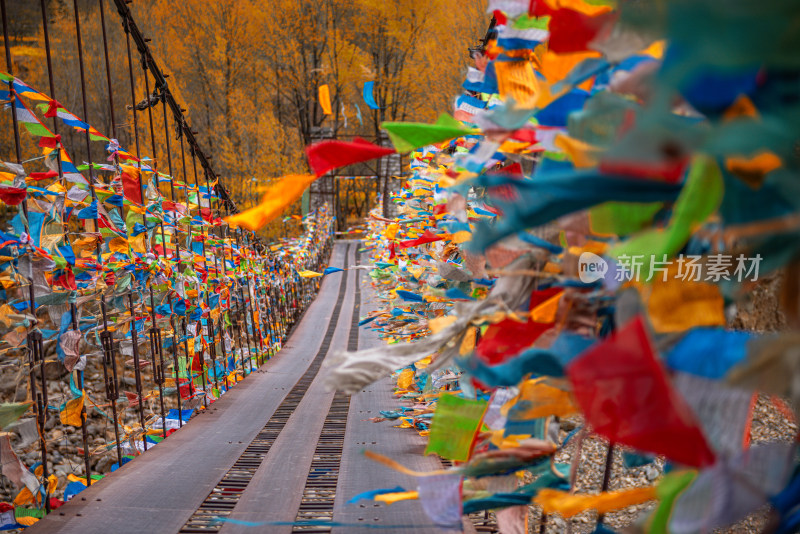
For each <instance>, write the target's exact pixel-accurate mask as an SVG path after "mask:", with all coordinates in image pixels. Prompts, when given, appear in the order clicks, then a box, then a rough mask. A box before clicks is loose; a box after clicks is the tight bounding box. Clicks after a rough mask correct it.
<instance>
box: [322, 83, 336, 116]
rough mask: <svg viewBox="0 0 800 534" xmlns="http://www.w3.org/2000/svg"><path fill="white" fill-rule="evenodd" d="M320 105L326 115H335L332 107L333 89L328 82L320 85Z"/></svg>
mask: <svg viewBox="0 0 800 534" xmlns="http://www.w3.org/2000/svg"><path fill="white" fill-rule="evenodd" d="M319 105H320V106H321V107H322V112H323V113H324V114H325V115H333V110H332V109H331V90H330V89H329V88H328V84H327V83H326V84H324V85H320V86H319Z"/></svg>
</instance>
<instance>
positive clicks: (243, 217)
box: [225, 174, 317, 232]
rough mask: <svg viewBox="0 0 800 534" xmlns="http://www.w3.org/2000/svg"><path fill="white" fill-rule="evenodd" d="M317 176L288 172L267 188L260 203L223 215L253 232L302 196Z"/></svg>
mask: <svg viewBox="0 0 800 534" xmlns="http://www.w3.org/2000/svg"><path fill="white" fill-rule="evenodd" d="M316 179H317V177H316V176H314V175H313V174H290V175H287V176H284V177H283V178H281V179H280V180H279V181H278V182H277V183H275V185H273V186H272V187H270V188H269V190H268V191H267V192H266V194H265V195H264V197H263V199H262V200H261V204H259V205H258V206H255V207H253V208H250V209H249V210H247V211H244V212H242V213H237V214H236V215H231V216H230V217H225V222H227V223H228V224H230V225H232V226H241V227H243V228H247V229H248V230H251V231H253V232H255V231H256V230H258V229H259V228H262V227H263V226H264V225H266V224H267V223H268V222H270V221H272V220H273V219H275V218H276V217H278V216H279V215H280V214H281V213H282V212H283V210H285V209H286V208H287V207H289V206H290V205H291V204H292V203H293V202H295V201H296V200H297V199H299V198H300V197H301V196H303V191H305V190H306V187H308V186H309V185H311V182H313V181H314V180H316Z"/></svg>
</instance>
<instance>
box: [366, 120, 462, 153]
mask: <svg viewBox="0 0 800 534" xmlns="http://www.w3.org/2000/svg"><path fill="white" fill-rule="evenodd" d="M381 128H383V129H384V130H386V131H387V132H388V133H389V138H390V139H391V140H392V144H393V145H394V148H395V150H397V151H398V152H411V151H412V150H415V149H417V148H421V147H424V146H427V145H432V144H434V143H441V142H443V141H448V140H450V139H453V138H455V137H461V136H462V135H469V134H473V133H477V131H476V130H472V129H469V128H466V127H464V126H463V125H462V124H461V123H460V122H459V121H457V120H456V119H454V118H453V117H451V116H450V115H448V114H447V113H442V114H441V115H440V116H439V120H437V121H436V123H435V124H425V123H420V122H384V123H381Z"/></svg>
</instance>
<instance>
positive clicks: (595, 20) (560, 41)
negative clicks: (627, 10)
mask: <svg viewBox="0 0 800 534" xmlns="http://www.w3.org/2000/svg"><path fill="white" fill-rule="evenodd" d="M545 15H550V24H549V25H548V28H549V30H550V38H549V40H548V43H547V45H548V48H549V49H550V50H552V51H553V52H555V53H556V54H569V53H572V52H584V51H586V50H589V43H591V42H592V41H593V40H594V39H595V38H596V37H597V36H598V35H599V34H600V32H602V31H603V29H604V28H606V27H609V26H610V25H611V24H613V23H614V22H615V21H616V19H617V17H618V16H619V15H618V14H617V13H615V12H608V13H602V14H600V15H595V16H589V15H586V14H584V13H580V12H578V11H574V10H572V9H555V10H554V9H551V8H549V7H547V6H546V4H545V3H544V2H541V1H539V2H537V8H536V16H545Z"/></svg>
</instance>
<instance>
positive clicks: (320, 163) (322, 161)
mask: <svg viewBox="0 0 800 534" xmlns="http://www.w3.org/2000/svg"><path fill="white" fill-rule="evenodd" d="M394 153H395V150H394V149H393V148H385V147H382V146H378V145H373V144H372V143H370V142H369V141H365V140H364V139H361V138H360V137H356V138H355V139H353V141H352V142H347V141H334V140H331V141H321V142H319V143H314V144H313V145H308V146H307V147H306V155H307V156H308V164H309V166H310V167H311V170H313V171H314V174H316V175H317V176H322V175H323V174H325V173H326V172H328V171H330V170H333V169H338V168H340V167H345V166H347V165H352V164H353V163H361V162H363V161H369V160H372V159H377V158H380V157H383V156H388V155H389V154H394Z"/></svg>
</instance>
